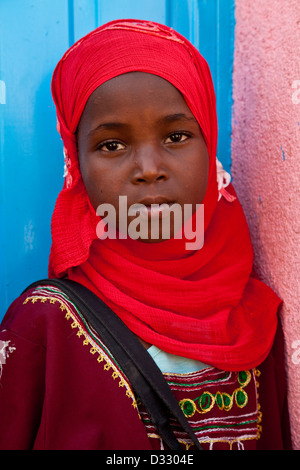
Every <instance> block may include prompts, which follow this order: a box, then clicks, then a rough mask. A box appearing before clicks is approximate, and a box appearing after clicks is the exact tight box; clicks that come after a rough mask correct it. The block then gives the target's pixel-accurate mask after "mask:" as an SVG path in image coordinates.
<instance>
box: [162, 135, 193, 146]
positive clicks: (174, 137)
mask: <svg viewBox="0 0 300 470" xmlns="http://www.w3.org/2000/svg"><path fill="white" fill-rule="evenodd" d="M188 138H189V136H188V135H187V134H185V133H184V132H173V134H171V135H169V137H167V139H166V141H165V143H166V144H176V143H178V142H184V141H185V140H187V139H188Z"/></svg>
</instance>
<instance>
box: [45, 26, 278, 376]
mask: <svg viewBox="0 0 300 470" xmlns="http://www.w3.org/2000/svg"><path fill="white" fill-rule="evenodd" d="M132 71H141V72H147V73H152V74H155V75H158V76H160V77H162V78H164V79H165V80H168V81H169V82H170V83H171V84H172V85H174V86H175V87H176V88H177V89H178V90H179V91H180V92H181V93H182V95H183V96H184V98H185V100H186V103H187V104H188V106H189V108H190V110H191V111H192V113H193V114H194V116H195V118H196V119H197V121H198V123H199V125H200V128H201V130H202V133H203V136H204V139H205V141H206V145H207V148H208V152H209V157H210V167H209V180H208V188H207V192H206V195H205V199H204V201H203V204H204V217H205V223H204V225H205V241H204V246H203V248H202V249H200V250H196V251H186V250H185V248H184V246H185V244H184V240H178V239H171V240H168V241H164V242H161V243H154V244H150V245H149V244H147V245H146V244H145V243H143V242H139V241H134V240H109V239H106V240H99V239H97V235H96V225H97V223H98V222H99V218H98V217H97V216H96V214H95V211H94V210H93V208H92V206H91V204H90V202H89V199H88V196H87V193H86V190H85V187H84V184H83V181H82V178H81V174H80V169H79V164H78V155H77V143H76V135H75V134H76V130H77V126H78V123H79V120H80V117H81V115H82V112H83V110H84V107H85V105H86V102H87V100H88V98H89V96H90V95H91V94H92V93H93V91H94V90H95V89H96V88H97V87H99V86H100V85H101V84H103V83H104V82H106V81H107V80H109V79H111V78H113V77H116V76H118V75H121V74H124V73H128V72H132ZM52 93H53V98H54V101H55V104H56V109H57V117H58V130H59V132H60V134H61V137H62V140H63V143H64V153H65V164H66V178H65V183H64V187H63V189H62V191H61V193H60V194H59V197H58V200H57V203H56V206H55V210H54V214H53V219H52V240H53V243H52V248H51V254H50V262H49V276H50V277H62V276H66V275H67V276H68V277H69V278H71V279H74V280H76V281H78V282H80V283H82V284H84V285H86V286H87V287H89V288H90V289H91V290H92V291H94V292H95V293H96V294H97V295H98V296H99V297H100V298H102V300H104V301H105V302H106V303H107V304H108V305H109V306H110V307H111V308H112V310H113V311H114V312H116V313H117V314H118V315H119V317H120V318H121V319H122V320H123V321H124V322H125V324H127V326H128V327H129V328H130V329H131V330H132V331H133V332H134V333H135V334H136V335H138V336H139V337H140V338H142V339H143V340H144V341H146V342H148V343H151V344H155V345H156V346H157V347H159V348H161V349H163V350H164V351H166V352H169V353H172V354H176V355H181V356H185V357H188V358H192V359H197V360H199V361H202V362H204V363H206V364H209V365H212V366H215V367H218V368H220V369H224V370H243V369H248V368H252V367H255V366H257V365H259V364H260V363H261V362H262V361H263V360H264V359H265V358H266V356H267V355H268V353H269V351H270V349H271V346H272V343H273V339H274V335H275V332H276V328H277V309H278V306H279V304H280V299H279V298H278V297H277V296H276V294H274V293H273V291H272V290H271V289H270V288H269V287H267V286H266V285H265V284H263V283H261V282H260V281H258V280H255V279H253V278H252V277H251V271H252V262H253V252H252V245H251V241H250V236H249V231H248V227H247V223H246V220H245V217H244V214H243V210H242V208H241V205H240V203H239V201H238V199H237V198H235V199H234V198H227V199H228V200H226V199H225V198H223V197H222V198H221V199H220V200H219V201H218V186H217V177H216V149H217V116H216V103H215V94H214V88H213V83H212V79H211V74H210V71H209V67H208V65H207V63H206V61H205V60H204V58H203V57H202V56H201V55H200V54H199V52H198V51H197V50H196V49H195V48H194V47H193V46H192V45H191V44H190V43H189V42H188V41H187V40H186V39H185V38H184V37H182V36H181V35H179V34H178V33H176V32H175V31H174V30H172V29H170V28H168V27H167V26H164V25H160V24H157V23H153V22H146V21H137V20H123V21H122V20H120V21H114V22H111V23H108V24H106V25H104V26H101V27H100V28H97V29H96V30H95V31H93V32H91V33H90V34H88V35H87V36H85V37H84V38H82V39H81V40H79V41H78V42H77V43H75V44H74V45H73V46H72V47H71V48H70V49H69V50H68V51H67V52H66V53H65V55H64V56H63V58H62V59H61V60H60V62H59V63H58V65H57V67H56V69H55V72H54V75H53V81H52ZM230 192H231V193H232V194H233V195H234V196H236V195H235V193H234V190H233V188H232V186H231V187H230ZM145 248H146V249H145Z"/></svg>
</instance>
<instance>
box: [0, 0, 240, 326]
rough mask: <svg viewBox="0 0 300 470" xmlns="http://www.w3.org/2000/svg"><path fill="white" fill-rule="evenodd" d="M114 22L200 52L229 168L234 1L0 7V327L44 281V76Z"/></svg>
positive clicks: (50, 168) (46, 1)
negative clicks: (158, 30)
mask: <svg viewBox="0 0 300 470" xmlns="http://www.w3.org/2000/svg"><path fill="white" fill-rule="evenodd" d="M118 18H138V19H148V20H153V21H157V22H161V23H165V24H168V25H169V26H172V27H174V28H175V29H177V30H178V31H179V32H180V33H181V34H183V35H184V36H186V37H187V38H188V39H190V40H191V42H193V43H194V45H195V46H196V47H198V48H199V49H200V52H201V53H202V54H203V55H204V57H205V58H206V59H207V61H208V63H209V64H210V67H211V71H212V75H213V80H214V83H215V88H216V95H217V106H218V114H219V117H220V119H219V148H218V155H219V158H220V159H221V160H222V162H223V164H224V166H225V167H226V168H227V169H229V168H230V134H231V88H232V85H231V83H232V82H231V80H232V63H233V38H234V0H149V1H147V0H145V1H143V2H141V1H140V0H43V1H41V0H14V1H11V0H1V2H0V224H1V225H0V227H1V229H0V320H1V318H2V316H3V314H4V313H5V311H6V309H7V307H8V306H9V304H10V303H11V302H12V300H13V299H14V298H15V297H16V296H18V295H19V293H20V292H21V290H22V289H23V288H24V287H25V286H26V285H27V284H28V283H30V282H32V281H34V280H36V279H38V278H41V277H45V276H47V265H48V256H49V250H50V244H51V235H50V218H51V214H52V211H53V208H54V204H55V200H56V197H57V194H58V192H59V191H60V189H61V187H62V182H63V180H62V174H63V157H62V146H61V141H60V139H59V136H58V134H57V132H56V117H55V109H54V105H53V102H52V98H51V93H50V81H51V75H52V72H53V69H54V67H55V65H56V63H57V62H58V60H59V59H60V57H61V56H62V54H63V53H64V52H65V50H67V48H68V47H69V46H70V45H71V44H72V43H73V42H74V41H76V40H77V39H79V38H80V37H82V36H83V35H85V34H86V33H88V32H89V31H91V30H92V29H94V28H95V27H97V26H99V25H100V24H103V23H105V22H107V21H110V20H114V19H118Z"/></svg>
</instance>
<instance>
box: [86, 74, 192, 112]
mask: <svg viewBox="0 0 300 470" xmlns="http://www.w3.org/2000/svg"><path fill="white" fill-rule="evenodd" d="M145 107H147V108H151V107H152V108H153V107H156V108H157V109H158V110H160V111H161V112H162V113H163V112H164V111H165V112H166V113H168V112H169V113H175V112H177V113H178V112H180V111H181V112H183V111H184V112H186V113H188V114H189V113H191V112H190V110H189V108H188V106H187V104H186V102H185V99H184V98H183V96H182V94H181V93H180V92H179V90H178V89H177V88H176V87H175V86H174V85H172V84H171V83H170V82H169V81H167V80H165V79H164V78H162V77H160V76H158V75H154V74H150V73H145V72H131V73H126V74H123V75H119V76H116V77H114V78H112V79H111V80H108V81H106V82H104V83H103V84H102V85H100V86H99V87H97V88H96V90H95V91H94V92H93V93H92V94H91V96H90V97H89V99H88V101H87V104H86V106H85V109H84V112H83V117H85V116H87V115H90V116H91V115H94V114H95V113H97V114H105V115H109V114H110V113H113V112H121V110H126V111H127V112H128V113H130V110H132V109H140V110H143V109H145Z"/></svg>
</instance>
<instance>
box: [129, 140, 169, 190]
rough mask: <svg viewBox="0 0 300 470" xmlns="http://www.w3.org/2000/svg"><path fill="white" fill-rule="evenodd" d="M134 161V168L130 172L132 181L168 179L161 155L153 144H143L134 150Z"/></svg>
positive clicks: (140, 182)
mask: <svg viewBox="0 0 300 470" xmlns="http://www.w3.org/2000/svg"><path fill="white" fill-rule="evenodd" d="M134 162H135V168H134V170H133V174H132V183H134V184H142V183H147V184H151V183H154V182H159V181H165V180H167V179H168V173H167V170H166V168H165V166H164V165H163V159H162V155H161V154H160V152H159V150H158V149H157V148H154V146H151V145H147V146H146V145H145V146H143V147H142V148H140V149H139V150H138V151H136V154H135V159H134Z"/></svg>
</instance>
